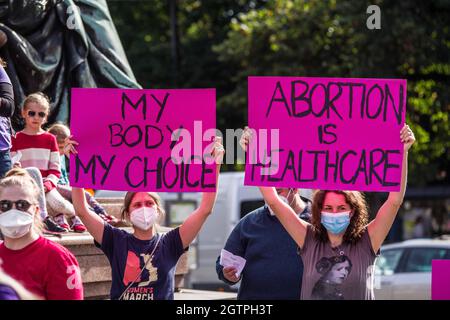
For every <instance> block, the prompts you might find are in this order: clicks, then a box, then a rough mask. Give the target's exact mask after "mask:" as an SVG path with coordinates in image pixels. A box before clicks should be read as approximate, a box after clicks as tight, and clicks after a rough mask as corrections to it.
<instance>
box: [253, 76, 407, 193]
mask: <svg viewBox="0 0 450 320" xmlns="http://www.w3.org/2000/svg"><path fill="white" fill-rule="evenodd" d="M248 97H249V102H248V105H249V107H248V119H249V120H248V123H249V127H250V128H251V129H254V130H255V132H254V137H255V138H253V139H252V143H251V145H250V147H249V152H248V153H247V160H246V168H245V172H246V174H245V184H246V185H254V186H277V187H299V188H311V189H329V190H361V191H399V190H400V181H401V167H402V156H403V144H402V143H401V141H400V129H401V128H402V127H403V125H404V122H405V121H404V120H405V112H406V80H397V79H395V80H394V79H352V78H345V79H340V78H299V77H249V79H248Z"/></svg>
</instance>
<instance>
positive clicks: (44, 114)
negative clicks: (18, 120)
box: [28, 110, 47, 118]
mask: <svg viewBox="0 0 450 320" xmlns="http://www.w3.org/2000/svg"><path fill="white" fill-rule="evenodd" d="M36 113H37V115H38V116H39V117H40V118H45V117H46V116H47V114H46V113H45V112H42V111H41V112H36V111H31V110H30V111H28V116H29V117H34V116H35V115H36Z"/></svg>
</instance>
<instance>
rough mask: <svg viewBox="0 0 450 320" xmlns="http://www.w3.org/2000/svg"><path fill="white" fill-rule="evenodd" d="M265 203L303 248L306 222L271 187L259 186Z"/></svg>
mask: <svg viewBox="0 0 450 320" xmlns="http://www.w3.org/2000/svg"><path fill="white" fill-rule="evenodd" d="M259 189H260V190H261V193H262V195H263V197H264V200H265V201H266V203H267V205H268V206H269V207H270V208H271V209H272V211H273V212H274V213H275V215H276V216H277V218H278V220H280V222H281V224H282V225H283V227H284V228H285V229H286V231H287V232H288V233H289V234H290V236H291V237H292V238H293V239H294V241H295V242H296V243H297V245H298V246H299V247H300V248H303V244H304V243H305V237H306V230H307V227H308V224H309V223H308V222H306V221H304V220H302V219H300V218H299V217H298V215H297V214H296V213H295V211H294V210H293V209H292V208H291V207H290V206H288V205H287V204H286V203H284V202H283V201H282V200H281V199H280V198H279V197H278V194H277V192H276V190H275V188H273V187H259Z"/></svg>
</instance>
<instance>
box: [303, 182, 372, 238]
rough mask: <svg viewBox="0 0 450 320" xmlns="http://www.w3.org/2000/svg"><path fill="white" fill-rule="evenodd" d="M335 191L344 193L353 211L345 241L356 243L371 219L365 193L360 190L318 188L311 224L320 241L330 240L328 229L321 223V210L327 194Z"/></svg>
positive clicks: (312, 209)
mask: <svg viewBox="0 0 450 320" xmlns="http://www.w3.org/2000/svg"><path fill="white" fill-rule="evenodd" d="M329 192H333V193H336V194H342V195H343V196H344V197H345V201H346V202H347V204H348V205H350V208H351V209H352V211H353V216H352V217H351V219H350V225H349V226H348V228H347V230H346V231H345V234H344V241H345V242H351V243H354V242H356V241H358V240H359V239H360V238H361V236H362V235H363V233H364V230H365V229H366V226H367V223H368V221H369V213H368V209H367V203H366V200H365V198H364V195H363V194H362V193H361V192H358V191H341V190H333V191H331V190H317V191H316V192H315V193H314V196H313V204H312V208H311V211H312V217H311V224H312V226H313V229H314V234H315V236H316V238H317V239H318V240H320V241H323V242H326V241H328V235H327V229H325V227H324V226H323V225H322V223H321V212H322V208H323V203H324V201H325V196H326V195H327V193H329Z"/></svg>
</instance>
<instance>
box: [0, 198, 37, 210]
mask: <svg viewBox="0 0 450 320" xmlns="http://www.w3.org/2000/svg"><path fill="white" fill-rule="evenodd" d="M13 204H14V205H15V206H16V209H17V210H20V211H27V210H28V209H29V208H30V207H31V203H29V202H28V201H27V200H17V201H11V200H1V201H0V211H1V212H6V211H8V210H11V209H12V207H13Z"/></svg>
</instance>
